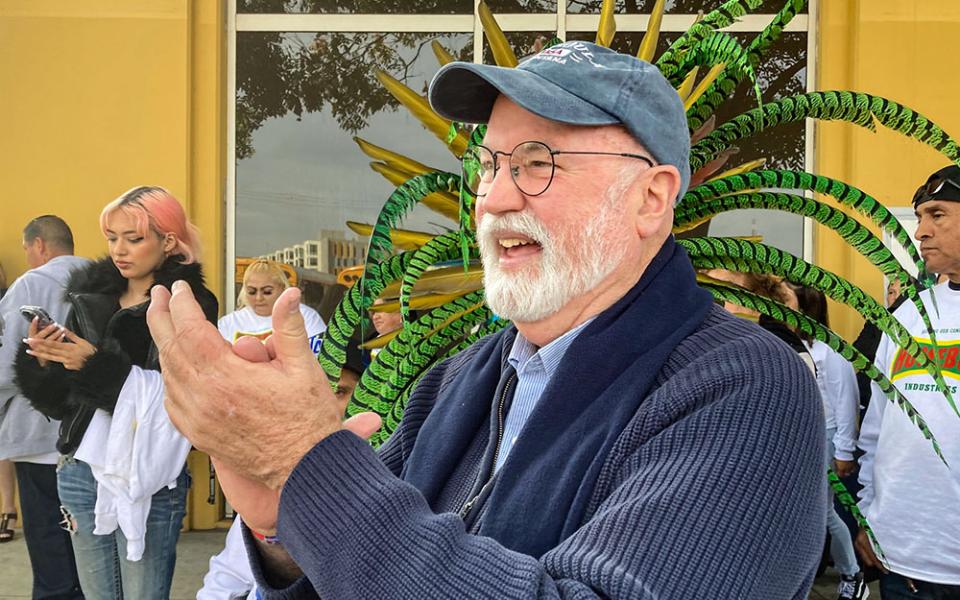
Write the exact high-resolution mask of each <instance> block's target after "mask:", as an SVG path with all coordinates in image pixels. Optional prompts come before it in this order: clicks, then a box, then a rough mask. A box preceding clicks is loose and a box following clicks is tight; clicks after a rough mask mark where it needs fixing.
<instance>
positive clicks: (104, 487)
mask: <svg viewBox="0 0 960 600" xmlns="http://www.w3.org/2000/svg"><path fill="white" fill-rule="evenodd" d="M100 229H101V230H102V232H103V234H104V236H105V237H106V240H107V248H108V256H107V257H104V258H102V259H100V260H98V261H95V262H93V263H91V264H90V265H89V266H87V267H85V268H82V269H80V270H78V271H75V272H74V273H73V274H72V275H71V278H70V281H69V283H68V285H67V298H68V300H69V302H70V305H71V312H70V315H69V317H68V318H67V321H66V323H65V326H61V325H59V324H53V325H49V326H47V327H44V328H42V329H41V328H40V327H39V324H38V323H37V322H36V320H35V321H34V322H33V323H32V324H31V326H30V331H29V334H28V335H29V337H28V338H27V339H26V340H25V341H24V345H23V347H22V348H21V352H20V353H19V355H18V357H17V361H16V371H17V378H18V381H19V384H20V387H21V389H22V390H23V393H24V395H25V396H26V397H27V398H28V399H30V401H31V403H32V404H33V406H34V407H35V408H36V409H37V410H39V411H40V412H42V413H44V414H45V415H47V416H48V417H50V418H52V419H59V420H60V421H61V426H60V438H59V441H58V443H57V448H58V450H59V451H60V452H61V454H62V455H63V456H62V458H61V461H60V466H59V468H58V471H57V484H58V488H59V493H60V500H61V502H62V504H63V512H64V518H65V522H66V524H67V526H68V527H69V529H70V531H71V532H72V533H73V538H72V539H73V550H74V554H75V556H76V560H77V571H78V572H79V574H80V585H81V587H82V589H83V592H84V595H85V596H86V597H87V598H104V599H107V598H123V597H126V598H136V599H137V600H141V599H152V598H158V599H159V598H167V597H169V593H170V583H171V581H172V578H173V569H174V563H175V560H176V544H177V538H178V537H179V532H180V527H181V524H182V521H183V517H184V513H185V507H186V496H187V490H188V489H189V487H190V476H189V474H188V473H187V471H186V467H185V462H186V455H187V452H188V451H189V448H190V444H189V442H187V440H186V439H185V438H183V436H181V435H180V434H179V432H177V431H176V429H175V428H174V426H173V425H172V424H171V422H170V419H169V417H168V416H167V414H166V410H165V409H164V407H163V380H162V378H161V377H160V363H159V358H158V352H157V348H156V346H155V345H154V343H153V340H152V339H151V337H150V332H149V330H148V329H147V322H146V312H147V307H148V306H149V304H150V289H151V288H152V287H153V286H155V285H163V286H165V287H167V288H171V287H172V286H173V283H174V282H175V281H178V280H182V281H185V282H186V283H187V284H189V285H190V287H191V288H192V289H193V293H194V295H195V296H196V297H197V298H198V300H199V301H200V303H201V305H202V306H203V309H204V312H205V314H206V316H207V318H208V319H209V320H210V322H211V323H216V317H217V301H216V298H214V296H213V294H212V293H210V291H209V290H207V289H206V288H205V287H204V285H203V275H202V272H201V268H200V264H199V262H198V260H197V259H198V256H199V253H200V251H199V240H198V235H197V229H196V228H195V227H194V226H193V225H191V224H190V222H189V221H188V220H187V217H186V215H185V214H184V211H183V208H182V207H181V205H180V203H179V202H178V201H177V199H176V198H174V197H173V196H172V195H171V194H170V193H169V192H168V191H167V190H165V189H163V188H160V187H137V188H134V189H132V190H130V191H128V192H126V193H125V194H123V195H121V196H120V197H119V198H117V199H116V200H114V201H113V202H111V203H109V204H108V205H107V206H106V207H105V208H104V209H103V212H102V213H101V214H100Z"/></svg>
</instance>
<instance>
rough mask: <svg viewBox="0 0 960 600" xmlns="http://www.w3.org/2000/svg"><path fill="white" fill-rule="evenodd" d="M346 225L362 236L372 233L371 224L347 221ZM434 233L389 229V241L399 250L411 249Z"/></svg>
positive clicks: (420, 244) (431, 236)
mask: <svg viewBox="0 0 960 600" xmlns="http://www.w3.org/2000/svg"><path fill="white" fill-rule="evenodd" d="M347 227H349V228H350V229H351V230H352V231H353V232H354V233H356V234H358V235H363V236H368V237H369V236H370V235H372V234H373V225H370V224H369V223H357V222H356V221H347ZM435 237H436V235H434V234H432V233H426V232H423V231H411V230H409V229H391V230H390V241H392V242H393V245H394V246H396V247H397V248H399V249H401V250H411V249H416V248H419V247H420V246H423V245H424V244H426V243H427V242H429V241H430V240H432V239H433V238H435Z"/></svg>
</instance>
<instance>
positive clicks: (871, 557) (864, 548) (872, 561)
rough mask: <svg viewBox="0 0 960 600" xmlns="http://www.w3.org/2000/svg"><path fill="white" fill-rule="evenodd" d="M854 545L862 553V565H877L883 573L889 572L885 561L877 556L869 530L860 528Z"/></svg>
mask: <svg viewBox="0 0 960 600" xmlns="http://www.w3.org/2000/svg"><path fill="white" fill-rule="evenodd" d="M853 545H854V547H855V548H856V549H857V554H859V555H860V561H861V565H862V566H864V567H875V568H877V569H879V570H880V571H881V572H882V573H888V572H889V571H887V568H886V567H885V566H884V565H883V562H881V561H880V559H879V558H877V555H876V554H875V553H874V552H873V544H871V543H870V538H869V537H868V536H867V532H866V531H864V530H863V529H862V528H861V529H860V532H859V533H857V539H856V540H854V542H853Z"/></svg>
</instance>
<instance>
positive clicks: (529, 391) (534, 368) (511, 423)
mask: <svg viewBox="0 0 960 600" xmlns="http://www.w3.org/2000/svg"><path fill="white" fill-rule="evenodd" d="M592 321H593V319H590V320H588V321H586V322H584V323H581V324H580V325H578V326H577V327H574V328H573V329H571V330H570V331H568V332H566V333H565V334H563V335H561V336H560V337H558V338H557V339H555V340H553V341H552V342H550V343H549V344H547V345H546V346H544V347H543V348H540V349H539V350H538V349H537V347H536V346H534V345H533V344H532V343H530V341H529V340H527V338H525V337H523V335H522V334H521V333H519V332H517V338H516V339H515V340H514V341H513V347H512V348H510V356H508V357H507V361H508V362H509V363H510V366H511V367H513V368H514V369H516V371H517V389H516V391H515V392H514V394H513V402H512V403H511V404H510V412H508V413H507V418H506V422H505V423H504V427H503V438H502V440H501V442H500V453H499V454H497V464H496V465H494V469H495V470H499V469H500V466H501V465H503V463H504V461H506V460H507V456H509V455H510V450H511V449H512V448H513V445H514V444H515V443H516V442H517V438H519V437H520V434H521V433H522V431H523V426H524V425H526V423H527V420H528V419H529V418H530V414H531V413H532V412H533V409H534V408H535V407H536V406H537V402H538V401H539V400H540V396H541V395H543V390H545V389H546V388H547V384H548V383H550V380H551V379H552V378H553V373H554V371H556V370H557V367H558V366H559V365H560V361H561V360H562V359H563V355H564V354H566V353H567V349H568V348H569V347H570V344H572V343H573V340H575V339H577V336H578V335H580V332H581V331H583V328H584V327H586V326H587V325H589V324H590V323H591V322H592Z"/></svg>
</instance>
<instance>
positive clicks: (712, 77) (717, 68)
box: [683, 63, 727, 110]
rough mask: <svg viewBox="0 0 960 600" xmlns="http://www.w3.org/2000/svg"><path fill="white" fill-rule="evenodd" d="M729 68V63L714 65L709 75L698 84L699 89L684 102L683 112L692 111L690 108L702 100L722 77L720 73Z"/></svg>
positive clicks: (695, 89)
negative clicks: (713, 84) (712, 85)
mask: <svg viewBox="0 0 960 600" xmlns="http://www.w3.org/2000/svg"><path fill="white" fill-rule="evenodd" d="M726 67H727V63H720V64H718V65H714V67H713V68H712V69H710V72H709V73H707V76H706V77H704V78H703V79H702V80H700V83H698V84H697V87H696V88H694V90H693V92H691V93H690V95H689V96H687V99H686V100H685V101H684V102H683V110H690V107H691V106H693V105H694V103H695V102H696V101H697V100H699V99H700V96H702V95H703V94H704V93H706V91H707V89H708V88H709V87H710V84H711V83H713V82H714V81H716V79H717V77H720V73H723V70H724V69H725V68H726Z"/></svg>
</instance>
